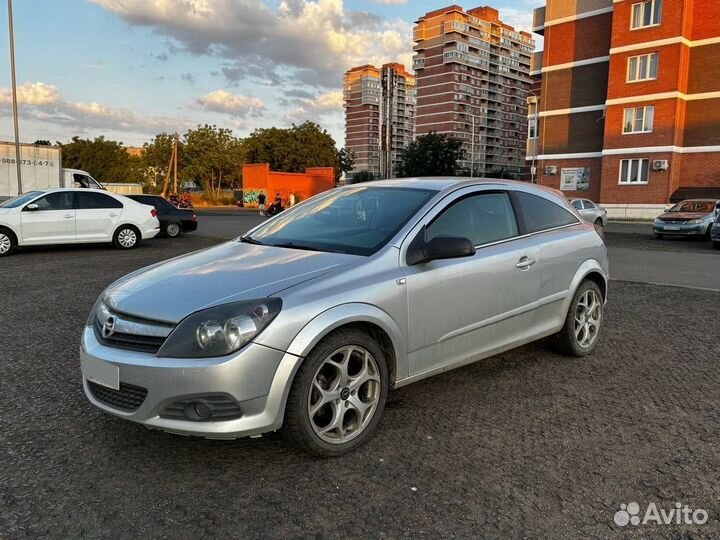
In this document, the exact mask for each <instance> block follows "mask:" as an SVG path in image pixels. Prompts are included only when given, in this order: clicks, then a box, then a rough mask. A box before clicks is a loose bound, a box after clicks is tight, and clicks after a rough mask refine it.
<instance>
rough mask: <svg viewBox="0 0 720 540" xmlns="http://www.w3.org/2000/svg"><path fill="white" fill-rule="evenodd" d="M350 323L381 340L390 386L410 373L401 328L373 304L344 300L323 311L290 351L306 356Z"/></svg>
mask: <svg viewBox="0 0 720 540" xmlns="http://www.w3.org/2000/svg"><path fill="white" fill-rule="evenodd" d="M347 327H351V328H358V329H360V330H363V331H364V332H366V333H368V334H369V335H371V336H372V337H373V338H374V339H375V340H376V341H377V342H378V345H380V348H381V349H382V350H383V352H384V353H385V357H386V360H387V364H388V375H389V378H390V387H391V388H392V386H393V385H394V383H395V381H396V380H397V379H398V378H404V377H406V376H407V371H408V367H407V360H406V354H405V347H404V346H403V341H402V332H401V331H400V328H399V327H398V325H397V324H396V323H395V321H394V320H393V319H392V318H391V317H390V315H388V314H387V313H386V312H385V311H383V310H381V309H380V308H378V307H376V306H373V305H370V304H363V303H351V304H342V305H340V306H336V307H334V308H331V309H329V310H327V311H325V312H323V313H321V314H320V315H318V316H317V317H315V318H314V319H313V320H311V321H310V322H309V323H308V324H306V325H305V326H304V327H303V329H302V330H300V332H299V333H298V334H297V335H296V336H295V338H294V339H293V341H292V342H291V343H290V346H289V347H288V350H287V352H288V353H290V354H293V355H296V356H300V357H303V358H304V357H305V356H307V355H308V354H310V351H312V349H313V348H314V347H315V346H316V345H317V344H318V343H319V342H320V341H321V340H322V339H323V338H324V337H326V336H327V335H328V334H330V333H332V332H334V331H335V330H339V329H340V328H347Z"/></svg>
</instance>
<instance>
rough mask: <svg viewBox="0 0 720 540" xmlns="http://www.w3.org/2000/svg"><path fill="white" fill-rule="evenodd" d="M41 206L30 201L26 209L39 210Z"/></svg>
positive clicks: (30, 210)
mask: <svg viewBox="0 0 720 540" xmlns="http://www.w3.org/2000/svg"><path fill="white" fill-rule="evenodd" d="M39 208H40V207H39V206H38V205H37V204H35V203H30V204H28V205H27V206H26V207H25V210H28V211H29V212H34V211H35V210H38V209H39Z"/></svg>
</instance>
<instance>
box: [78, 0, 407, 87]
mask: <svg viewBox="0 0 720 540" xmlns="http://www.w3.org/2000/svg"><path fill="white" fill-rule="evenodd" d="M92 1H93V2H95V3H97V4H99V5H100V6H102V7H103V8H105V9H107V10H108V11H110V12H112V13H115V14H117V15H118V16H119V17H121V18H123V19H124V20H125V21H127V22H128V23H130V24H133V25H138V26H146V27H150V28H152V29H154V30H155V32H157V33H158V34H161V35H164V36H169V37H171V38H173V39H174V40H175V41H176V42H177V43H178V44H179V45H180V46H181V47H183V48H184V49H186V50H187V51H190V52H192V53H196V54H210V55H214V56H219V57H222V58H225V59H228V60H230V62H231V66H230V67H229V68H228V69H229V70H230V72H231V73H232V76H233V79H234V80H235V81H238V80H241V79H242V78H243V75H246V74H249V75H250V76H254V77H258V71H259V72H261V73H263V74H264V76H265V79H266V80H268V81H270V80H275V81H277V80H278V78H281V79H283V80H285V81H288V80H294V81H297V80H300V81H302V82H304V83H306V84H310V85H312V86H315V87H320V86H325V87H333V86H335V87H337V86H339V85H340V82H341V78H342V73H343V72H344V71H345V70H347V69H348V68H350V67H352V66H355V65H359V64H365V63H368V62H372V63H383V62H388V61H398V60H404V61H406V62H407V60H408V59H409V57H410V55H411V49H412V27H411V25H410V23H408V22H406V21H401V20H398V21H392V22H391V21H386V20H383V19H381V18H379V17H376V16H374V15H371V14H368V13H364V12H357V11H348V10H346V9H345V6H344V3H343V0H281V1H280V3H279V5H278V7H277V9H271V8H270V7H268V5H266V4H265V3H264V2H263V1H262V0H92ZM288 68H289V69H288ZM226 75H227V74H226Z"/></svg>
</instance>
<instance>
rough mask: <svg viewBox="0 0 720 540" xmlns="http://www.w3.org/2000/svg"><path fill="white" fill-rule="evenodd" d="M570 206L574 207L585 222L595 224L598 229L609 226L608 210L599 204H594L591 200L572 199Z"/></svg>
mask: <svg viewBox="0 0 720 540" xmlns="http://www.w3.org/2000/svg"><path fill="white" fill-rule="evenodd" d="M570 204H572V205H573V207H574V208H575V210H577V211H578V214H580V216H581V217H582V218H583V219H584V220H585V221H589V222H590V223H594V224H595V225H597V226H598V227H604V226H605V225H607V221H608V219H607V210H605V209H604V208H603V207H602V206H600V205H599V204H597V203H594V202H592V201H591V200H590V199H570Z"/></svg>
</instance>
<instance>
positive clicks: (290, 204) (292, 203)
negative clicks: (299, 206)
mask: <svg viewBox="0 0 720 540" xmlns="http://www.w3.org/2000/svg"><path fill="white" fill-rule="evenodd" d="M293 206H295V194H294V193H291V194H290V197H289V198H288V207H290V208H292V207H293Z"/></svg>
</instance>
